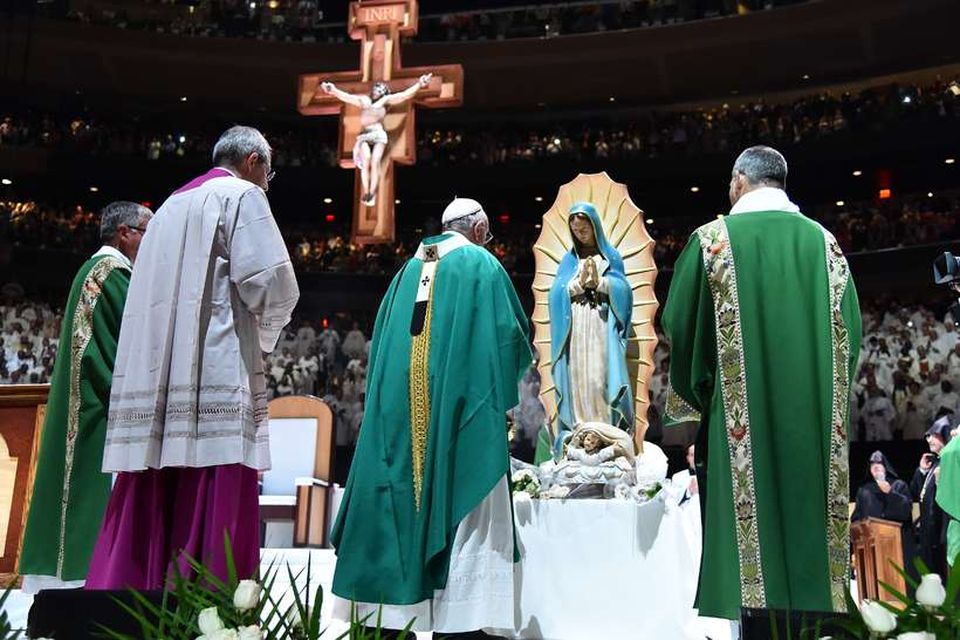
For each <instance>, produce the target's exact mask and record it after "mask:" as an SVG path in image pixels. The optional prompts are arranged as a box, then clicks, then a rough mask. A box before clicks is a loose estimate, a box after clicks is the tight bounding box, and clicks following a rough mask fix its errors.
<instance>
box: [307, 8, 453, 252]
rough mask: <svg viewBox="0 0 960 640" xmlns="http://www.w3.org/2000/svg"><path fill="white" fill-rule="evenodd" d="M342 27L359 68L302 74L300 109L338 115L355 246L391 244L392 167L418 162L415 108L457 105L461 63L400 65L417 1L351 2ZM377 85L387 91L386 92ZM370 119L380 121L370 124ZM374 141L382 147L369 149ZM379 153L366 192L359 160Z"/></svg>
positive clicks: (414, 26) (371, 159)
mask: <svg viewBox="0 0 960 640" xmlns="http://www.w3.org/2000/svg"><path fill="white" fill-rule="evenodd" d="M347 31H348V33H349V34H350V37H351V38H352V39H353V40H359V41H360V69H359V70H358V71H341V72H333V73H316V74H307V75H302V76H300V87H299V93H298V101H299V104H298V108H299V110H300V113H302V114H304V115H307V116H318V115H332V114H339V115H340V136H339V138H340V142H339V154H338V155H339V159H340V166H341V167H343V168H345V169H357V171H356V174H357V175H356V178H355V180H354V198H353V202H354V205H353V233H352V239H353V241H354V242H356V243H360V244H373V243H378V242H393V241H394V239H395V235H396V229H395V216H394V205H395V190H394V171H393V165H394V163H399V164H407V165H409V164H413V163H414V162H416V158H417V141H416V131H415V115H416V106H418V105H419V106H425V107H456V106H459V105H460V104H462V103H463V67H461V66H460V65H458V64H452V65H440V66H434V67H404V66H403V65H402V64H401V62H400V39H401V37H403V36H412V35H414V34H416V33H417V0H362V1H356V2H351V3H350V16H349V19H348V23H347ZM421 78H423V80H422V82H421ZM418 82H420V84H419V86H418V85H417V83H418ZM380 83H383V84H380ZM378 85H379V86H378ZM383 85H386V88H388V89H389V92H390V93H389V94H388V95H387V96H386V98H385V97H384V95H383V93H382V92H383V89H384V88H385V87H384V86H383ZM391 97H392V100H391V99H390V98H391ZM361 101H362V104H361ZM384 110H385V111H384ZM384 113H385V116H384ZM374 120H379V122H378V123H374V124H371V122H372V121H374ZM381 127H382V128H381ZM358 136H359V137H360V143H359V144H358ZM384 140H385V143H384ZM377 144H385V146H382V147H380V149H379V152H377V153H374V150H375V149H376V146H377ZM381 153H382V159H380V162H379V163H378V165H377V168H378V169H379V171H378V175H377V178H378V179H377V180H376V182H377V186H376V190H375V192H371V191H369V190H365V189H364V184H365V183H367V184H368V189H369V182H370V165H369V164H368V165H367V167H366V168H367V175H362V171H361V169H360V168H359V167H358V166H357V161H359V162H360V164H361V165H363V164H364V162H371V163H372V162H374V161H375V159H377V158H380V157H381Z"/></svg>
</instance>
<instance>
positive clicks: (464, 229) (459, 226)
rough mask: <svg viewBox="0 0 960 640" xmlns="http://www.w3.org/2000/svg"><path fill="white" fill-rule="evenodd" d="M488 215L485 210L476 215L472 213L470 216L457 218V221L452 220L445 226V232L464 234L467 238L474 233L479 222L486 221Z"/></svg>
mask: <svg viewBox="0 0 960 640" xmlns="http://www.w3.org/2000/svg"><path fill="white" fill-rule="evenodd" d="M486 219H487V214H486V213H484V212H483V209H481V210H480V211H477V212H476V213H471V214H470V215H468V216H463V217H462V218H457V219H456V220H451V221H450V222H448V223H446V224H444V225H443V230H444V231H456V232H457V233H462V234H463V235H465V236H467V235H469V234H471V233H473V226H474V225H475V224H477V223H478V222H483V221H486Z"/></svg>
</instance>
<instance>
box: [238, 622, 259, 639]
mask: <svg viewBox="0 0 960 640" xmlns="http://www.w3.org/2000/svg"><path fill="white" fill-rule="evenodd" d="M238 631H239V633H238V634H237V636H238V637H239V640H263V632H262V631H260V628H259V627H257V626H256V625H250V626H249V627H243V628H241V629H238Z"/></svg>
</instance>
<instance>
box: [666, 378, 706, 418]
mask: <svg viewBox="0 0 960 640" xmlns="http://www.w3.org/2000/svg"><path fill="white" fill-rule="evenodd" d="M666 418H667V420H668V421H669V422H676V423H679V422H700V412H699V411H697V410H696V409H694V408H693V405H691V404H690V403H689V402H687V401H686V400H684V399H683V398H681V397H680V394H678V393H677V392H676V391H675V390H674V388H673V385H668V386H667V406H666Z"/></svg>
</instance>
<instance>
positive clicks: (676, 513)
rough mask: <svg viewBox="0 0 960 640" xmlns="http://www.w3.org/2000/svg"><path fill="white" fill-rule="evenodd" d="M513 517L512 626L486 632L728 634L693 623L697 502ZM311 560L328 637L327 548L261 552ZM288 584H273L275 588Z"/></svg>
mask: <svg viewBox="0 0 960 640" xmlns="http://www.w3.org/2000/svg"><path fill="white" fill-rule="evenodd" d="M667 499H668V500H669V498H667ZM672 502H673V501H672V500H671V503H672ZM515 513H516V520H517V538H518V541H519V544H520V549H521V561H520V563H518V564H517V565H515V569H516V573H515V576H516V577H515V580H516V594H517V602H516V608H515V620H514V622H515V628H514V629H487V630H486V631H488V632H489V633H494V634H497V635H501V636H506V637H511V638H523V639H528V638H529V639H533V638H542V639H543V640H595V639H596V638H616V637H619V638H638V639H639V638H656V639H658V640H660V639H669V640H686V639H690V640H693V639H697V640H702V639H703V638H705V637H706V635H708V634H709V635H710V637H713V638H717V637H729V635H728V634H729V629H728V625H727V624H726V623H724V622H721V621H711V620H709V619H704V618H699V617H698V616H697V614H696V611H695V610H694V609H693V600H694V597H695V595H696V589H697V574H698V570H699V564H700V513H699V504H698V502H697V500H696V497H694V499H693V500H689V501H687V502H685V503H684V504H683V505H680V506H677V505H676V504H671V506H669V507H668V506H667V504H666V503H665V502H664V500H663V499H657V500H654V501H652V502H648V503H646V504H642V505H638V504H636V503H633V502H627V501H617V500H566V501H560V500H533V501H530V502H517V503H516V504H515ZM308 558H309V559H310V561H311V565H312V567H311V572H312V573H313V576H314V581H315V584H319V585H322V586H323V589H324V595H325V596H326V597H325V598H324V606H323V614H322V617H323V620H325V621H326V622H327V623H328V624H329V625H330V628H329V632H330V633H329V635H327V634H325V636H324V637H330V638H334V637H336V635H337V634H338V633H339V632H342V631H343V630H344V629H345V628H346V626H345V625H344V624H343V623H341V622H340V621H337V620H334V618H333V615H334V609H337V610H338V613H339V612H340V611H342V610H343V608H344V603H343V601H341V600H339V599H338V598H334V597H331V596H332V594H331V593H330V585H331V583H332V580H333V570H334V567H335V563H336V557H335V556H334V555H333V552H332V551H331V550H326V549H324V550H312V551H311V550H307V549H265V550H264V552H263V563H264V564H265V565H266V564H269V563H270V562H276V561H280V562H281V563H286V562H289V563H290V564H291V565H292V566H293V568H294V573H297V570H298V569H300V568H304V567H305V566H306V562H307V559H308ZM285 574H286V572H285V571H284V572H282V575H284V576H285ZM285 587H286V585H284V584H282V580H281V581H278V584H277V585H275V587H274V591H275V592H277V591H281V592H282V590H283V589H284V588H285ZM335 601H337V605H336V606H334V602H335ZM417 637H418V638H429V637H430V634H426V633H418V634H417Z"/></svg>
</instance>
